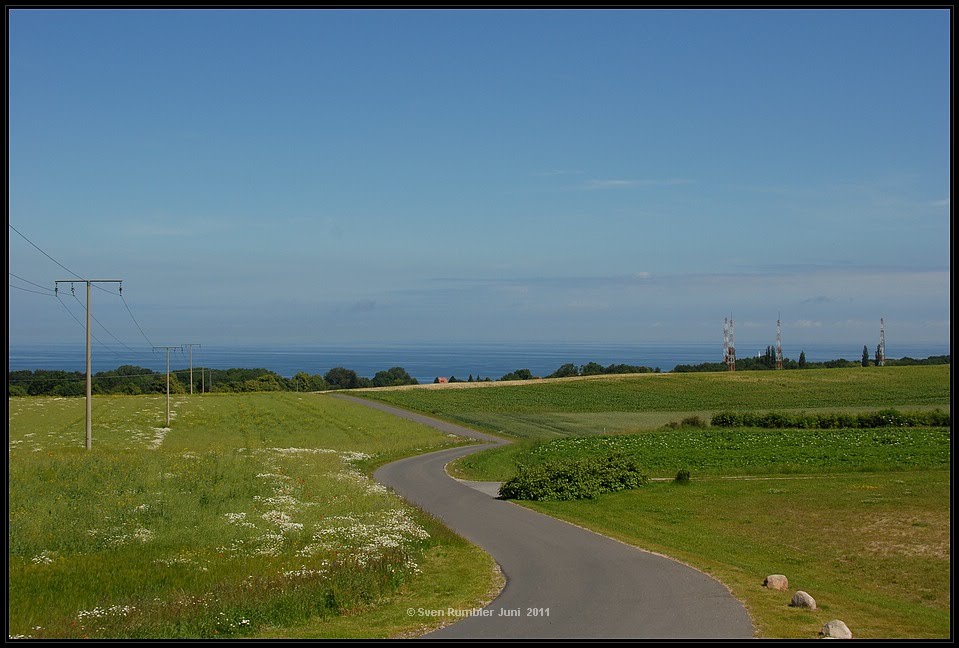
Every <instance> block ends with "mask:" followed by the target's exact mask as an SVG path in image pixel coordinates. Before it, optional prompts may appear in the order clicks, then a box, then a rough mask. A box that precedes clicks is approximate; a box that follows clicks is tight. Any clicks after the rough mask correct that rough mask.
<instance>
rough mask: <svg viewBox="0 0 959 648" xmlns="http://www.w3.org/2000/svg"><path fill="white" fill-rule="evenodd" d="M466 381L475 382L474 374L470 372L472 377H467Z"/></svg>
mask: <svg viewBox="0 0 959 648" xmlns="http://www.w3.org/2000/svg"><path fill="white" fill-rule="evenodd" d="M466 382H473V374H470V377H469V378H467V379H466Z"/></svg>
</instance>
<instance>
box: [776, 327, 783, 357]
mask: <svg viewBox="0 0 959 648" xmlns="http://www.w3.org/2000/svg"><path fill="white" fill-rule="evenodd" d="M782 368H783V327H782V323H781V321H780V320H779V319H777V320H776V369H782Z"/></svg>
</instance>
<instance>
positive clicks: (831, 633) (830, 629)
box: [819, 619, 852, 639]
mask: <svg viewBox="0 0 959 648" xmlns="http://www.w3.org/2000/svg"><path fill="white" fill-rule="evenodd" d="M819 636H820V637H822V638H823V639H852V632H850V631H849V628H847V627H846V624H845V623H843V622H842V621H840V620H839V619H833V620H832V621H830V622H829V623H827V624H826V625H824V626H823V627H822V630H820V631H819Z"/></svg>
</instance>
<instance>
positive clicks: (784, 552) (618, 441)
mask: <svg viewBox="0 0 959 648" xmlns="http://www.w3.org/2000/svg"><path fill="white" fill-rule="evenodd" d="M364 395H365V396H366V397H369V398H375V399H378V400H383V401H387V402H390V403H392V404H395V405H399V406H402V407H407V408H409V409H414V410H419V411H423V412H427V413H431V414H433V415H436V416H439V417H441V418H445V419H449V420H453V421H457V422H461V423H465V424H468V425H471V426H474V427H477V428H479V429H483V430H486V431H490V432H495V433H498V434H501V435H503V436H513V437H514V438H515V439H516V441H517V442H516V443H514V444H511V445H509V446H505V447H501V448H498V449H494V450H490V451H486V452H483V453H480V454H476V455H471V456H469V457H465V458H463V459H461V460H460V461H459V462H457V463H456V464H453V465H451V466H450V468H449V470H450V472H451V473H453V474H455V475H457V476H459V477H465V478H469V479H482V480H496V481H505V480H506V479H508V478H510V477H512V476H513V475H515V474H516V472H517V469H518V466H519V465H535V464H538V463H545V462H551V463H554V464H555V463H562V462H564V461H569V462H572V461H576V460H579V459H583V458H588V457H602V456H610V455H619V456H626V457H629V458H631V459H635V460H636V461H637V462H638V463H639V464H640V465H641V466H642V467H643V468H644V470H645V471H646V472H647V473H648V474H649V475H650V476H651V477H653V481H652V482H651V483H650V484H649V485H647V486H643V487H641V488H639V489H636V490H631V491H625V492H618V493H612V494H605V495H600V496H598V497H596V498H594V499H586V500H578V501H563V502H520V503H521V504H523V505H524V506H529V507H530V508H533V509H535V510H538V511H541V512H544V513H547V514H550V515H554V516H556V517H559V518H562V519H566V520H569V521H571V522H573V523H575V524H578V525H581V526H584V527H587V528H591V529H594V530H596V531H598V532H600V533H603V534H606V535H609V536H612V537H615V538H617V539H620V540H622V541H624V542H627V543H630V544H633V545H636V546H638V547H641V548H644V549H647V550H651V551H656V552H658V553H662V554H665V555H668V556H671V557H673V558H676V559H678V560H681V561H683V562H685V563H687V564H689V565H692V566H694V567H696V568H698V569H701V570H703V571H705V572H707V573H709V574H711V575H713V576H715V577H716V578H718V579H719V580H720V581H722V582H723V583H725V584H726V585H727V586H728V587H729V588H730V589H731V591H732V592H733V594H734V595H735V596H736V597H737V598H738V599H739V600H741V601H742V602H743V603H744V604H745V605H746V607H747V609H748V610H749V612H750V615H751V616H752V618H753V621H754V623H755V624H756V627H757V635H758V636H760V637H768V638H815V637H816V634H817V632H818V630H819V629H820V628H821V627H822V625H823V624H824V623H825V622H827V621H829V620H831V619H836V618H839V619H842V620H843V621H845V622H846V624H847V625H848V626H849V627H850V629H851V630H852V632H853V635H854V637H857V638H944V637H949V636H950V627H951V617H950V609H951V600H950V591H951V584H950V578H949V575H950V572H951V561H950V557H951V544H950V537H951V518H950V497H951V483H950V466H951V438H952V436H951V429H948V428H935V427H914V428H913V427H891V428H890V427H883V428H865V429H788V428H786V429H761V428H719V427H714V426H705V427H700V426H696V425H685V426H684V425H681V424H679V423H680V422H681V421H682V420H683V419H684V418H690V417H693V416H698V417H700V418H701V419H703V420H705V421H708V420H709V419H710V417H711V416H712V415H713V414H715V413H717V412H720V411H752V412H770V411H776V412H806V413H861V412H874V411H876V410H881V409H888V408H895V409H898V410H900V411H927V410H933V409H940V410H943V411H944V412H949V411H950V402H951V394H950V367H949V366H926V367H881V368H880V367H873V368H850V369H823V370H804V371H788V372H787V371H780V372H775V371H768V372H759V371H754V372H737V373H699V374H644V375H637V376H629V377H614V378H609V377H597V378H590V379H579V380H575V379H572V380H559V381H535V382H530V383H529V384H523V385H515V384H514V385H499V386H496V385H491V386H486V385H483V386H480V387H475V388H469V389H412V390H394V391H374V392H368V393H366V394H364ZM667 424H671V425H667ZM680 469H687V470H689V471H690V473H691V475H692V479H691V481H690V482H689V483H688V484H685V485H683V484H678V483H675V482H673V481H672V477H674V476H675V475H676V473H677V471H678V470H680ZM774 573H781V574H785V575H786V576H787V577H788V578H789V581H790V589H789V591H787V592H778V591H771V590H767V589H765V588H763V587H762V582H763V579H764V578H765V576H767V575H769V574H774ZM797 590H804V591H806V592H808V593H810V594H811V595H812V596H813V597H814V598H815V599H816V601H817V604H818V609H817V610H815V611H802V610H798V609H793V608H791V607H789V606H788V603H789V601H790V599H791V597H792V594H793V593H794V592H795V591H797Z"/></svg>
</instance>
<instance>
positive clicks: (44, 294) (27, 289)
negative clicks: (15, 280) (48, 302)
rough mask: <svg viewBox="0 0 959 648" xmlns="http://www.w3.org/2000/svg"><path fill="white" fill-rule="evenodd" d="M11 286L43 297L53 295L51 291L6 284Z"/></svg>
mask: <svg viewBox="0 0 959 648" xmlns="http://www.w3.org/2000/svg"><path fill="white" fill-rule="evenodd" d="M8 285H9V286H10V287H11V288H16V289H17V290H22V291H24V292H28V293H33V294H34V295H43V296H44V297H53V293H45V292H40V291H39V290H30V289H29V288H21V287H20V286H14V285H13V284H8Z"/></svg>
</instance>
